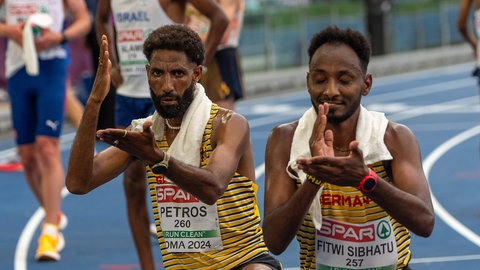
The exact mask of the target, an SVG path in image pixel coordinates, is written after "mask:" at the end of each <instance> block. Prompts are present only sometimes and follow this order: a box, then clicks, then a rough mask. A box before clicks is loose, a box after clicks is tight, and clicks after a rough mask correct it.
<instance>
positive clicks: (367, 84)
mask: <svg viewBox="0 0 480 270" xmlns="http://www.w3.org/2000/svg"><path fill="white" fill-rule="evenodd" d="M372 83H373V77H372V74H371V73H367V75H365V78H364V80H363V89H362V96H366V95H368V93H370V89H371V88H372Z"/></svg>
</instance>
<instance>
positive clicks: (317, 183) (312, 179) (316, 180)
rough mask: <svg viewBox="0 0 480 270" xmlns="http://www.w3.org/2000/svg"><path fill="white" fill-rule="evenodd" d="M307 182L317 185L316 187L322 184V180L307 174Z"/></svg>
mask: <svg viewBox="0 0 480 270" xmlns="http://www.w3.org/2000/svg"><path fill="white" fill-rule="evenodd" d="M307 180H308V182H310V183H312V184H314V185H316V186H320V185H321V184H322V180H318V179H317V178H315V177H313V176H311V175H309V174H307Z"/></svg>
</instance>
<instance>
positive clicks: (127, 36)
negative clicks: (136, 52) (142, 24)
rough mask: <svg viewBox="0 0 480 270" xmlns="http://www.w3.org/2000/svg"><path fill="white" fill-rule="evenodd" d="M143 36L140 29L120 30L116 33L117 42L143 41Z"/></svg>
mask: <svg viewBox="0 0 480 270" xmlns="http://www.w3.org/2000/svg"><path fill="white" fill-rule="evenodd" d="M144 36H145V34H144V32H143V30H142V29H129V30H121V31H118V33H117V40H118V42H135V41H143V38H144Z"/></svg>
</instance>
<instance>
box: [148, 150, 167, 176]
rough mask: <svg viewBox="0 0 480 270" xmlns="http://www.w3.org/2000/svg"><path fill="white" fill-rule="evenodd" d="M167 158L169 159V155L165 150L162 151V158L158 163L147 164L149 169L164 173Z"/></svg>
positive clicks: (156, 172) (155, 172)
mask: <svg viewBox="0 0 480 270" xmlns="http://www.w3.org/2000/svg"><path fill="white" fill-rule="evenodd" d="M169 160H170V155H169V154H167V152H163V160H162V161H160V162H159V163H155V164H153V165H149V166H150V170H152V172H153V173H154V174H164V173H166V172H167V170H168V161H169Z"/></svg>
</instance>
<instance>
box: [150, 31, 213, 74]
mask: <svg viewBox="0 0 480 270" xmlns="http://www.w3.org/2000/svg"><path fill="white" fill-rule="evenodd" d="M161 49H164V50H174V51H181V52H185V54H186V55H187V57H188V59H189V60H191V61H192V62H194V63H196V64H197V65H202V64H203V61H204V57H205V53H204V51H205V49H204V47H203V43H202V40H201V39H200V37H199V36H198V34H197V33H196V32H195V31H193V30H192V29H191V28H189V27H188V26H185V25H183V24H170V25H164V26H161V27H159V28H157V29H155V30H154V31H153V32H152V33H150V35H149V36H148V37H147V39H146V40H145V43H144V44H143V54H145V57H147V60H148V61H149V62H150V60H151V57H152V53H153V51H154V50H161Z"/></svg>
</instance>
